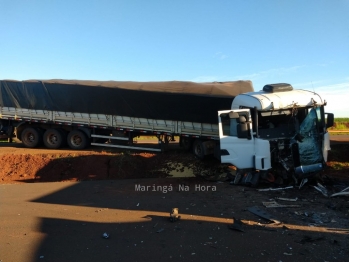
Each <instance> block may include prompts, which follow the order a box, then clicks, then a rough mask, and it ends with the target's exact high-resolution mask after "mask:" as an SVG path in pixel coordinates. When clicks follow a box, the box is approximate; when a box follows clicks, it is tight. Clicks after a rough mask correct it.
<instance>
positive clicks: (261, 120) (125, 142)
mask: <svg viewBox="0 0 349 262" xmlns="http://www.w3.org/2000/svg"><path fill="white" fill-rule="evenodd" d="M325 105H326V102H325V101H324V100H323V99H322V98H321V97H320V96H319V95H318V94H317V93H315V92H311V91H306V90H294V89H293V87H292V86H291V85H289V84H282V83H281V84H270V85H265V86H264V87H263V90H261V91H257V92H255V91H254V88H253V85H252V82H251V81H242V80H241V81H230V82H213V83H194V82H185V81H168V82H128V81H123V82H122V81H81V80H55V79H54V80H26V81H15V80H2V81H0V130H1V132H2V133H3V134H6V135H8V137H9V138H10V139H12V138H13V137H14V138H16V139H18V140H20V141H22V143H23V144H24V146H26V147H29V148H35V147H38V146H40V145H42V144H43V145H44V146H46V147H47V148H51V149H58V148H61V147H64V146H65V145H67V146H69V147H70V148H71V149H74V150H81V149H84V148H86V147H87V146H89V145H93V146H103V147H117V148H122V149H132V150H146V151H162V150H164V149H165V148H166V146H167V145H168V143H169V141H170V140H171V139H173V137H174V136H178V137H179V144H180V146H181V147H183V148H184V149H185V150H192V151H193V153H194V154H195V156H196V157H197V158H200V159H203V158H205V157H206V156H208V155H214V156H215V157H217V158H218V159H220V160H221V162H222V163H228V164H231V165H233V166H235V167H236V168H237V172H236V176H235V179H234V183H236V184H239V183H243V184H252V185H255V184H256V183H258V181H259V180H260V179H266V180H269V181H271V182H273V181H274V180H275V179H277V178H278V179H289V178H293V179H294V180H297V179H299V178H302V179H304V178H306V177H307V176H310V175H313V174H314V173H316V172H319V171H320V170H322V169H324V167H325V165H326V161H327V150H329V149H330V146H329V135H328V132H327V128H328V127H330V126H332V125H333V114H330V113H325V110H324V107H325ZM217 114H218V115H217ZM138 136H156V137H157V138H158V142H159V143H158V146H156V147H150V146H147V147H142V146H139V145H136V144H134V138H136V137H138Z"/></svg>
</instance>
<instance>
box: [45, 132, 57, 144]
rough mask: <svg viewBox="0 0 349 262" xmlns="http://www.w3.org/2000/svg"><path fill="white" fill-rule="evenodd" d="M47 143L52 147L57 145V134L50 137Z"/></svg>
mask: <svg viewBox="0 0 349 262" xmlns="http://www.w3.org/2000/svg"><path fill="white" fill-rule="evenodd" d="M47 142H48V143H49V144H51V145H56V144H57V143H58V138H57V136H56V135H55V134H51V135H49V136H48V138H47Z"/></svg>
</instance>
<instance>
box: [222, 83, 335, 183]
mask: <svg viewBox="0 0 349 262" xmlns="http://www.w3.org/2000/svg"><path fill="white" fill-rule="evenodd" d="M325 105H326V102H325V101H324V100H322V98H321V97H320V96H319V95H318V94H317V93H315V92H311V91H305V90H294V89H293V87H292V86H291V85H289V84H271V85H266V86H264V88H263V90H262V91H259V92H250V93H244V94H241V95H238V96H236V97H235V99H234V100H233V102H232V106H231V108H232V109H231V110H225V111H219V112H218V115H219V137H220V155H221V162H222V163H229V164H232V165H234V166H235V167H236V168H237V176H236V179H235V181H234V183H245V184H246V183H248V184H256V183H257V182H258V181H259V179H260V178H263V179H267V180H269V181H271V182H274V181H275V180H276V179H279V180H280V182H284V180H288V179H293V180H295V181H298V179H303V178H306V177H308V176H310V175H312V174H314V173H315V172H318V171H320V170H322V169H323V168H324V167H325V165H326V161H327V150H329V149H330V148H329V135H328V133H327V128H328V127H330V126H332V125H333V114H327V124H326V123H325V112H324V106H325ZM273 180H274V181H273Z"/></svg>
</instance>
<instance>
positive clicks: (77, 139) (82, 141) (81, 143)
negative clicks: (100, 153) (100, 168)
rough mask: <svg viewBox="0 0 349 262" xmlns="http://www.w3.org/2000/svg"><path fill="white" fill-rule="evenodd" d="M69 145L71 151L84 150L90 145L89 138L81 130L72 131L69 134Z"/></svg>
mask: <svg viewBox="0 0 349 262" xmlns="http://www.w3.org/2000/svg"><path fill="white" fill-rule="evenodd" d="M67 143H68V146H69V147H70V148H71V149H77V150H80V149H84V148H85V147H87V144H88V141H87V136H86V135H85V133H84V132H82V131H80V130H72V131H70V132H69V134H68V137H67Z"/></svg>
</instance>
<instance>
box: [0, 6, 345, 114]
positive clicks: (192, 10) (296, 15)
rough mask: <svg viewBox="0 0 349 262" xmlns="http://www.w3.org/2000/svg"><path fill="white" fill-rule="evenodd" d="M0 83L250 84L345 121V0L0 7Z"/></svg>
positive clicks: (257, 88)
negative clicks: (312, 97)
mask: <svg viewBox="0 0 349 262" xmlns="http://www.w3.org/2000/svg"><path fill="white" fill-rule="evenodd" d="M0 10H1V15H0V32H1V41H0V61H1V62H0V79H15V80H26V79H53V78H55V79H84V80H85V79H91V80H116V81H123V80H128V81H170V80H183V81H196V82H207V81H208V82H211V81H233V80H240V79H243V80H251V81H252V82H253V85H254V88H255V90H260V89H261V88H262V87H263V86H264V85H265V84H270V83H280V82H286V83H290V84H292V85H293V86H294V88H300V89H310V90H314V91H316V92H318V93H320V95H322V96H323V97H324V99H325V100H326V101H327V102H328V106H327V108H326V111H328V112H333V113H335V117H349V102H348V101H349V15H348V14H349V0H306V1H304V0H287V1H285V0H254V1H253V0H224V1H223V0H215V1H208V0H206V1H205V0H200V1H199V0H176V1H168V0H148V1H143V0H123V1H120V0H84V1H82V0H80V1H78V0H76V1H74V0H50V1H45V0H31V1H28V0H11V1H10V0H0Z"/></svg>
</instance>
